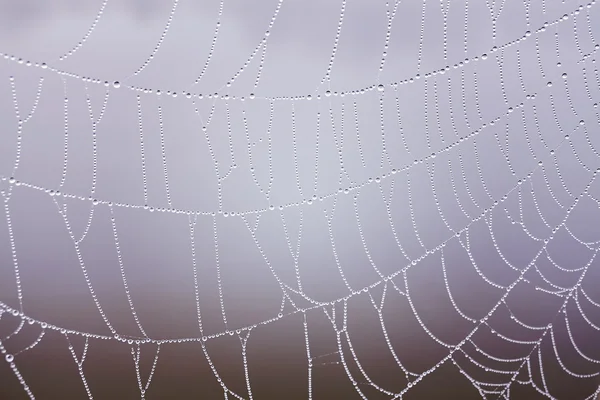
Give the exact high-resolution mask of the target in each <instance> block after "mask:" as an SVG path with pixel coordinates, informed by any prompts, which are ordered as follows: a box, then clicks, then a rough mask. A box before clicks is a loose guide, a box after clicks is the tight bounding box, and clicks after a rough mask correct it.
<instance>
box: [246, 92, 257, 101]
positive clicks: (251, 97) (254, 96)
mask: <svg viewBox="0 0 600 400" xmlns="http://www.w3.org/2000/svg"><path fill="white" fill-rule="evenodd" d="M248 98H249V99H250V100H254V99H255V98H256V95H255V94H254V93H250V96H248Z"/></svg>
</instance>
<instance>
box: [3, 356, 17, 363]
mask: <svg viewBox="0 0 600 400" xmlns="http://www.w3.org/2000/svg"><path fill="white" fill-rule="evenodd" d="M5 358H6V362H9V363H11V362H13V360H14V359H15V356H13V355H12V354H7V355H6V356H5Z"/></svg>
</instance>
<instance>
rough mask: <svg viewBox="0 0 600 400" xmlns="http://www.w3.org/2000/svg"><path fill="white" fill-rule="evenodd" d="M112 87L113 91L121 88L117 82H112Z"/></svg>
mask: <svg viewBox="0 0 600 400" xmlns="http://www.w3.org/2000/svg"><path fill="white" fill-rule="evenodd" d="M113 87H114V88H115V89H118V88H120V87H121V82H119V81H114V82H113Z"/></svg>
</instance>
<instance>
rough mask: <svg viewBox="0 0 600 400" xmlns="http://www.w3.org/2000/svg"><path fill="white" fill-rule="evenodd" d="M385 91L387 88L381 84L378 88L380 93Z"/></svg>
mask: <svg viewBox="0 0 600 400" xmlns="http://www.w3.org/2000/svg"><path fill="white" fill-rule="evenodd" d="M384 89H385V87H384V86H383V85H382V84H379V86H377V90H379V91H380V92H383V90H384Z"/></svg>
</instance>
